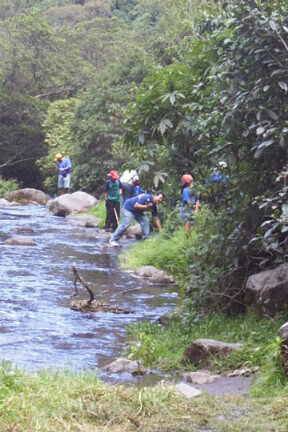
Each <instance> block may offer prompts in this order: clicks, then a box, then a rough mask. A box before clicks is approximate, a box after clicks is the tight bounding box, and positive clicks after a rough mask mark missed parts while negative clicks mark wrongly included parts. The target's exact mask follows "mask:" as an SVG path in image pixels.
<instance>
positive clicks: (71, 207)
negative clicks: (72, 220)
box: [47, 191, 97, 217]
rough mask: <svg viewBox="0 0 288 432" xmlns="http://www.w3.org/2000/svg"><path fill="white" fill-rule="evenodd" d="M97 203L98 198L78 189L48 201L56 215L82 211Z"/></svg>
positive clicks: (51, 210) (48, 206) (50, 208)
mask: <svg viewBox="0 0 288 432" xmlns="http://www.w3.org/2000/svg"><path fill="white" fill-rule="evenodd" d="M96 204H97V199H96V198H95V197H94V196H92V195H89V194H87V193H86V192H82V191H77V192H74V193H72V194H64V195H60V196H59V197H57V198H55V199H53V200H50V201H48V203H47V208H48V210H49V211H50V212H51V213H52V214H54V216H62V217H65V216H68V215H70V214H72V213H81V212H85V211H87V210H89V209H90V208H92V207H94V206H95V205H96Z"/></svg>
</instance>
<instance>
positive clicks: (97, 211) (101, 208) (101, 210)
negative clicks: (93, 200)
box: [89, 200, 106, 228]
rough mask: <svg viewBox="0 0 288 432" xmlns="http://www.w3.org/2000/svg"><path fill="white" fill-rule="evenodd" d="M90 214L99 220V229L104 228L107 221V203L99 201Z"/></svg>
mask: <svg viewBox="0 0 288 432" xmlns="http://www.w3.org/2000/svg"><path fill="white" fill-rule="evenodd" d="M89 214H92V215H93V216H96V217H97V218H98V219H99V228H104V226H105V219H106V207H105V201H103V200H101V201H99V202H98V204H97V205H96V206H95V207H93V208H92V209H90V210H89Z"/></svg>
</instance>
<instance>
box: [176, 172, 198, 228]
mask: <svg viewBox="0 0 288 432" xmlns="http://www.w3.org/2000/svg"><path fill="white" fill-rule="evenodd" d="M181 186H182V187H181V206H180V217H181V219H182V220H183V221H184V229H185V231H186V232H189V231H190V229H191V224H192V221H193V215H194V213H195V212H197V211H198V210H199V208H200V200H199V194H198V193H197V192H196V191H195V190H194V189H193V177H192V175H191V174H184V175H183V176H182V177H181Z"/></svg>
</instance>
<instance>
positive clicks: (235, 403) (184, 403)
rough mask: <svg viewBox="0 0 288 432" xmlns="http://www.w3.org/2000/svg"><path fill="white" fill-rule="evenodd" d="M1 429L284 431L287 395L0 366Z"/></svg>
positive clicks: (46, 431) (41, 431)
mask: <svg viewBox="0 0 288 432" xmlns="http://www.w3.org/2000/svg"><path fill="white" fill-rule="evenodd" d="M0 383H1V387H0V403H1V416H0V431H1V432H4V431H5V432H8V431H10V432H12V431H13V432H20V431H21V432H28V431H29V432H55V431H73V432H74V431H75V432H76V431H77V432H80V431H81V432H92V431H93V432H104V431H111V432H126V431H127V432H128V431H129V432H130V431H137V430H139V431H143V432H172V431H173V432H174V431H178V432H180V431H181V432H188V431H189V432H191V431H199V432H200V431H201V432H203V431H204V430H207V431H208V430H213V431H215V432H217V431H219V432H220V431H222V432H224V431H227V432H228V431H230V432H240V431H243V432H244V431H245V432H249V431H251V432H252V431H253V432H256V431H261V432H262V431H267V432H268V431H272V430H274V431H276V430H277V431H278V432H281V431H283V432H284V431H286V430H287V427H288V414H287V410H286V406H287V402H288V398H287V397H281V398H280V397H279V398H275V399H274V400H271V399H265V400H261V401H258V400H256V399H254V400H249V401H247V399H244V398H221V399H220V398H213V397H208V396H201V397H199V398H197V399H193V401H191V400H187V399H184V398H182V397H180V396H179V395H177V394H176V393H175V391H174V390H173V389H172V388H171V386H165V385H163V384H162V385H159V386H157V387H155V388H153V389H152V388H151V389H149V388H145V389H137V388H135V387H133V388H125V387H122V386H117V387H111V386H106V385H104V384H103V383H101V382H100V381H98V380H97V378H96V377H95V376H94V375H93V374H82V375H72V374H64V373H58V374H52V373H41V374H38V375H26V374H24V373H22V372H19V371H16V370H13V369H9V368H7V367H4V368H0Z"/></svg>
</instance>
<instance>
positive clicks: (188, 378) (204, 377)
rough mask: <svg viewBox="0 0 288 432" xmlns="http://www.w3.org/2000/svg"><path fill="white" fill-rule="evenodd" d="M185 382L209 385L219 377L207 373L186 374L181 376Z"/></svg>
mask: <svg viewBox="0 0 288 432" xmlns="http://www.w3.org/2000/svg"><path fill="white" fill-rule="evenodd" d="M182 378H183V379H184V381H185V382H187V383H191V384H200V385H203V384H211V383H213V382H214V381H216V380H217V379H219V378H220V375H212V374H210V372H208V371H198V372H187V373H184V374H183V375H182Z"/></svg>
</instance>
